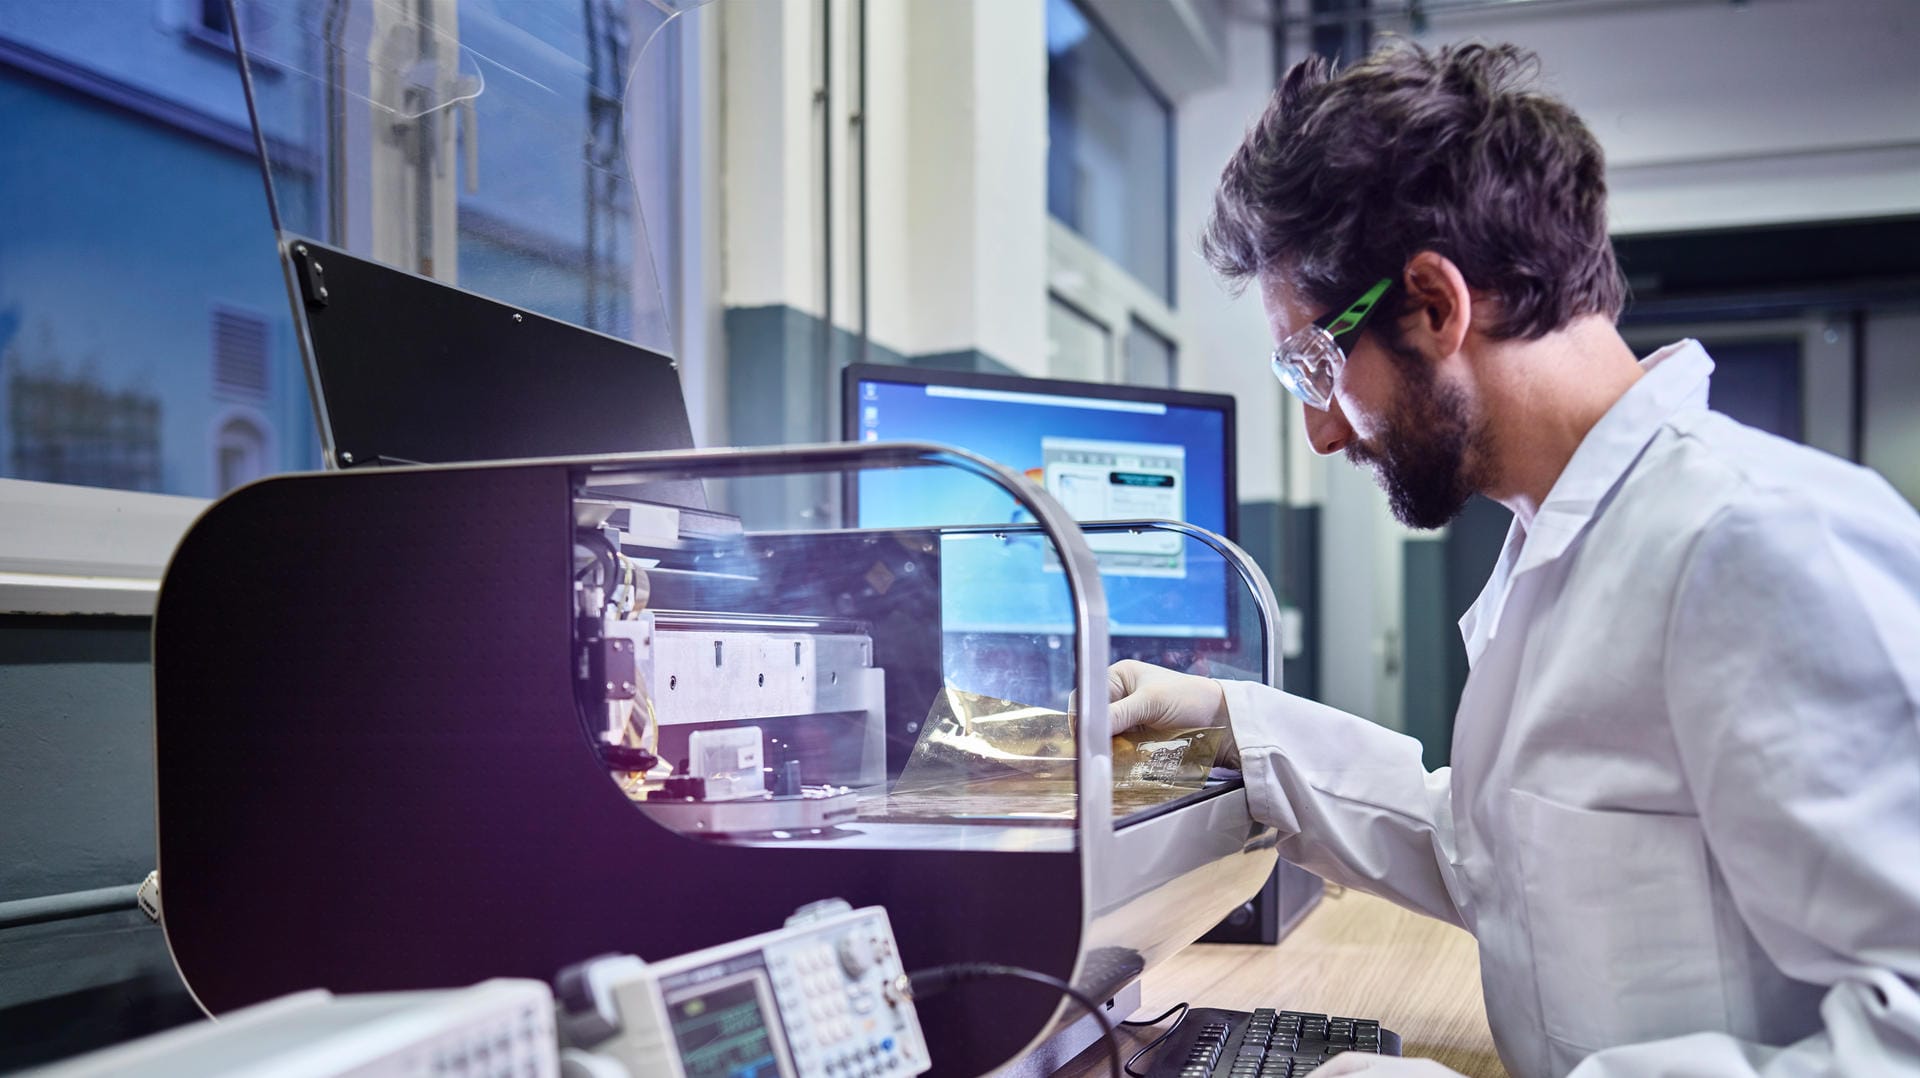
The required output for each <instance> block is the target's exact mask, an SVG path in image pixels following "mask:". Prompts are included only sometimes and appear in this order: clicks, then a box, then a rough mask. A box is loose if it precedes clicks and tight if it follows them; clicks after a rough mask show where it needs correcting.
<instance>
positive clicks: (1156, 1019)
mask: <svg viewBox="0 0 1920 1078" xmlns="http://www.w3.org/2000/svg"><path fill="white" fill-rule="evenodd" d="M1175 1011H1179V1012H1180V1018H1185V1017H1186V1016H1187V1005H1186V1004H1185V1003H1176V1004H1174V1005H1173V1006H1171V1007H1168V1008H1167V1009H1166V1010H1164V1011H1161V1012H1160V1013H1159V1014H1156V1015H1154V1016H1153V1017H1152V1018H1142V1019H1139V1020H1138V1021H1134V1020H1128V1021H1125V1022H1122V1023H1120V1024H1121V1025H1123V1026H1157V1025H1159V1024H1160V1023H1162V1022H1164V1021H1166V1020H1167V1018H1168V1016H1170V1015H1172V1014H1173V1012H1175ZM1173 1024H1174V1025H1176V1026H1177V1025H1179V1024H1180V1021H1179V1019H1175V1020H1174V1023H1173Z"/></svg>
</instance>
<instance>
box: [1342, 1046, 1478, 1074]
mask: <svg viewBox="0 0 1920 1078" xmlns="http://www.w3.org/2000/svg"><path fill="white" fill-rule="evenodd" d="M1343 1074H1358V1075H1363V1076H1365V1078H1461V1074H1460V1072H1459V1071H1456V1070H1452V1069H1450V1068H1447V1067H1443V1066H1441V1065H1440V1064H1438V1063H1435V1062H1434V1061H1433V1060H1431V1059H1409V1058H1407V1057H1405V1056H1377V1055H1374V1054H1372V1053H1370V1052H1342V1053H1340V1054H1339V1055H1337V1056H1334V1057H1333V1058H1332V1059H1329V1060H1327V1061H1326V1062H1325V1063H1322V1064H1321V1065H1320V1066H1318V1067H1315V1068H1314V1069H1313V1071H1312V1073H1311V1074H1310V1075H1309V1076H1308V1078H1339V1076H1340V1075H1343Z"/></svg>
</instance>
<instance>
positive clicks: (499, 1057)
mask: <svg viewBox="0 0 1920 1078" xmlns="http://www.w3.org/2000/svg"><path fill="white" fill-rule="evenodd" d="M538 1025H540V1023H539V1022H538V1021H537V1018H536V1017H535V1016H533V1015H523V1016H522V1019H521V1021H520V1022H518V1023H516V1024H514V1025H511V1026H500V1027H497V1028H495V1029H494V1030H492V1031H491V1032H482V1031H479V1030H475V1031H474V1032H472V1033H470V1034H468V1035H467V1036H466V1037H463V1038H460V1037H450V1038H448V1040H447V1043H444V1044H442V1045H440V1046H439V1047H438V1048H436V1049H435V1050H434V1053H433V1073H434V1074H446V1075H466V1076H472V1078H482V1076H484V1078H546V1076H547V1075H550V1074H552V1073H553V1067H552V1066H551V1065H550V1062H549V1061H550V1060H551V1059H552V1054H553V1049H552V1045H553V1033H552V1031H551V1030H550V1029H544V1028H536V1026H538Z"/></svg>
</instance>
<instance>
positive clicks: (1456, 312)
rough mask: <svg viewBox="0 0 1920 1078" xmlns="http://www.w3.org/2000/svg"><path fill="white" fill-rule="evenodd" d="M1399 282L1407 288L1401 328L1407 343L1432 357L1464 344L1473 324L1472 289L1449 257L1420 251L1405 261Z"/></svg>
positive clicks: (1451, 350)
mask: <svg viewBox="0 0 1920 1078" xmlns="http://www.w3.org/2000/svg"><path fill="white" fill-rule="evenodd" d="M1400 283H1401V284H1402V285H1404V286H1405V287H1406V290H1407V314H1406V315H1405V316H1404V317H1403V318H1402V319H1401V322H1400V328H1401V334H1402V336H1403V338H1404V339H1405V340H1406V342H1407V343H1408V344H1410V345H1412V346H1413V347H1415V348H1416V349H1418V350H1419V351H1421V352H1423V353H1425V354H1427V355H1434V356H1450V355H1453V354H1455V353H1456V352H1459V351H1460V350H1461V348H1463V347H1465V345H1466V342H1467V330H1468V329H1469V328H1471V327H1472V325H1473V292H1472V291H1471V290H1470V289H1468V288H1467V279H1466V278H1465V277H1464V276H1462V275H1461V273H1460V267H1458V266H1456V265H1454V264H1453V260H1452V259H1450V258H1448V257H1447V256H1445V255H1442V254H1439V253H1436V252H1434V251H1421V252H1419V253H1418V254H1416V255H1414V256H1413V257H1412V258H1410V259H1408V260H1407V268H1406V271H1405V273H1404V274H1402V276H1401V279H1400Z"/></svg>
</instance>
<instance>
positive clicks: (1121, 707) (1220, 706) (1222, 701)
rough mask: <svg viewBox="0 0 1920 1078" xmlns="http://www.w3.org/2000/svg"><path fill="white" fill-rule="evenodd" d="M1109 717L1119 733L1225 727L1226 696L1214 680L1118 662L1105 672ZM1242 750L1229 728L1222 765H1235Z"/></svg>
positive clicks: (1222, 755)
mask: <svg viewBox="0 0 1920 1078" xmlns="http://www.w3.org/2000/svg"><path fill="white" fill-rule="evenodd" d="M1107 699H1108V700H1109V701H1110V702H1111V706H1110V707H1109V708H1108V711H1107V714H1108V717H1109V718H1110V719H1111V721H1112V723H1113V732H1114V733H1116V734H1118V733H1121V732H1123V731H1126V730H1129V729H1132V728H1133V727H1135V726H1149V727H1153V728H1156V729H1160V730H1192V729H1196V728H1199V727H1202V726H1227V697H1226V694H1225V693H1223V692H1221V691H1220V684H1219V682H1216V681H1214V680H1213V679H1212V678H1204V677H1197V676H1195V675H1193V674H1180V673H1175V672H1174V671H1172V670H1168V669H1166V668H1164V667H1159V666H1154V665H1151V664H1149V663H1143V662H1140V661H1139V660H1137V659H1122V660H1120V661H1119V662H1117V663H1114V664H1113V665H1112V666H1110V667H1108V668H1107ZM1239 760H1240V750H1239V748H1238V747H1237V746H1235V745H1234V744H1233V732H1232V729H1231V728H1229V729H1228V732H1227V743H1226V745H1225V746H1224V747H1222V749H1221V766H1223V767H1237V766H1239Z"/></svg>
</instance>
